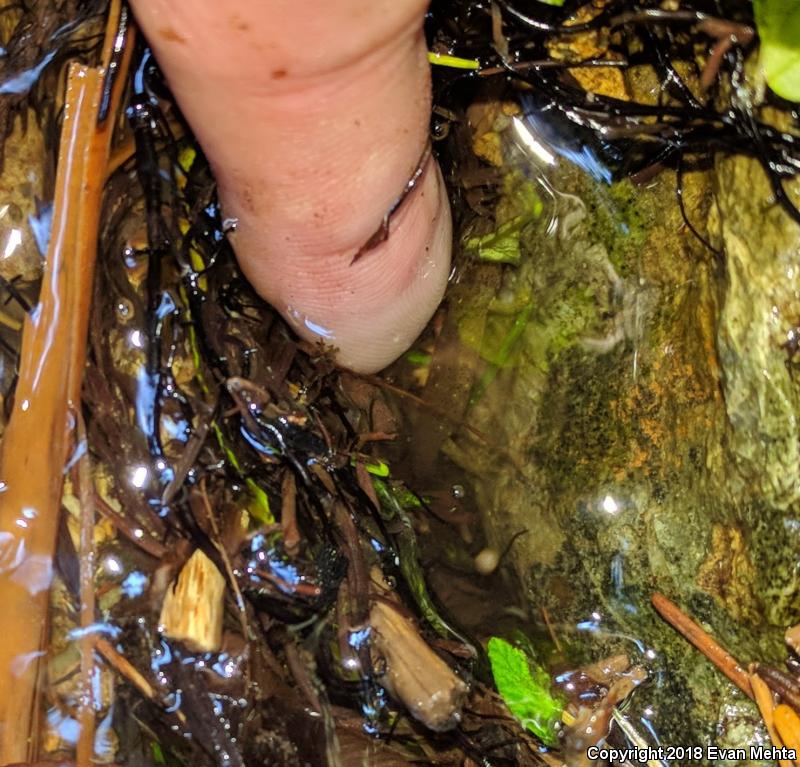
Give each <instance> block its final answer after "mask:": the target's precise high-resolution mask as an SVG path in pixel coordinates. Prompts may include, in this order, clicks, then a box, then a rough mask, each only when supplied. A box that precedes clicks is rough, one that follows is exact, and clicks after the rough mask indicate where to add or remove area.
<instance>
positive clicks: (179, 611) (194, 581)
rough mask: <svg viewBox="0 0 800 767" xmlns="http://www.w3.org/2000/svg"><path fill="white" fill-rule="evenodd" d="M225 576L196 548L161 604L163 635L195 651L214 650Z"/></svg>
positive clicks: (217, 644)
mask: <svg viewBox="0 0 800 767" xmlns="http://www.w3.org/2000/svg"><path fill="white" fill-rule="evenodd" d="M224 598H225V578H224V577H223V575H222V573H220V571H219V570H218V569H217V566H216V565H215V564H214V563H213V562H212V561H211V560H210V559H209V558H208V557H207V556H206V555H205V554H204V553H203V552H202V551H201V550H200V549H197V550H196V551H195V552H194V554H192V556H191V557H189V561H188V562H187V563H186V564H185V565H184V567H183V570H181V572H180V575H178V578H177V580H176V581H175V583H174V585H173V586H172V587H171V588H169V589H167V593H166V596H165V597H164V602H163V604H162V606H161V618H160V624H161V630H162V632H163V634H164V636H166V637H169V638H170V639H177V640H179V641H181V642H183V643H184V644H185V645H186V646H187V647H188V648H189V649H190V650H192V651H194V652H217V651H218V650H219V648H220V647H221V646H222V613H223V606H224Z"/></svg>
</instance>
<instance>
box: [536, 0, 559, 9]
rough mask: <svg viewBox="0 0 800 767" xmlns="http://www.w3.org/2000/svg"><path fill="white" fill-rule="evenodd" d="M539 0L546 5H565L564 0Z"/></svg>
mask: <svg viewBox="0 0 800 767" xmlns="http://www.w3.org/2000/svg"><path fill="white" fill-rule="evenodd" d="M539 2H540V3H544V4H545V5H555V6H557V7H559V8H560V7H561V6H562V5H564V0H539Z"/></svg>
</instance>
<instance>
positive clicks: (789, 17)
mask: <svg viewBox="0 0 800 767" xmlns="http://www.w3.org/2000/svg"><path fill="white" fill-rule="evenodd" d="M753 9H754V11H755V17H756V26H757V28H758V34H759V37H760V38H761V50H760V53H759V56H760V61H761V66H762V67H763V68H764V76H765V77H766V78H767V84H768V85H769V87H770V88H772V90H773V91H775V93H777V94H778V95H779V96H781V97H782V98H784V99H788V100H789V101H800V2H798V1H797V0H754V2H753Z"/></svg>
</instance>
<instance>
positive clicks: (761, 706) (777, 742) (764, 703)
mask: <svg viewBox="0 0 800 767" xmlns="http://www.w3.org/2000/svg"><path fill="white" fill-rule="evenodd" d="M750 687H752V689H753V694H754V695H755V698H756V703H757V704H758V710H759V711H760V712H761V718H762V719H763V720H764V727H766V728H767V732H768V733H769V737H770V740H771V741H772V745H773V746H775V748H783V741H782V740H781V736H780V735H778V731H777V730H776V729H775V720H774V718H773V715H772V714H773V711H774V710H775V701H774V700H773V698H772V692H771V691H770V689H769V687H767V685H766V682H764V680H763V679H762V678H761V677H760V676H758V674H754V673H751V674H750ZM778 763H779V764H780V767H794V764H793V762H791V761H788V760H786V759H779V760H778Z"/></svg>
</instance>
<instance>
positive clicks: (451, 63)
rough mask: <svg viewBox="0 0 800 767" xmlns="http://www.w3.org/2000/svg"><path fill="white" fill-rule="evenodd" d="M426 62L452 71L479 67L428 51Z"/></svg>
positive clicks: (475, 60) (469, 62) (476, 64)
mask: <svg viewBox="0 0 800 767" xmlns="http://www.w3.org/2000/svg"><path fill="white" fill-rule="evenodd" d="M562 2H563V0H562ZM428 61H429V62H430V63H431V64H437V65H438V66H440V67H450V68H452V69H478V68H479V67H480V65H481V63H480V61H478V60H477V59H462V58H461V57H460V56H448V55H447V54H446V53H434V52H433V51H428Z"/></svg>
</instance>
